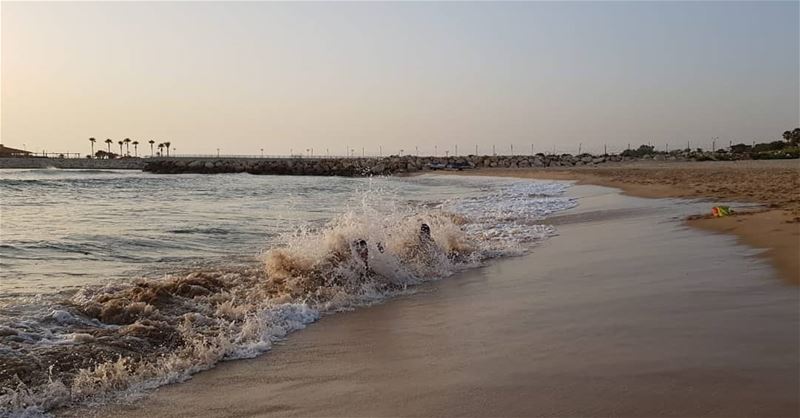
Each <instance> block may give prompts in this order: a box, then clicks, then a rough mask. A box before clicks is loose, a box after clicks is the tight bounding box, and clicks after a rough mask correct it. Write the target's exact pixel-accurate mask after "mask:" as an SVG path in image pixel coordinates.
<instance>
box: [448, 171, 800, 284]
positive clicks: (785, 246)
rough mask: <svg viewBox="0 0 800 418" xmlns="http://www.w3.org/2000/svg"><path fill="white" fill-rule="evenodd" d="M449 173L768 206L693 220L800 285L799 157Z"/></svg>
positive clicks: (704, 209) (706, 210) (702, 211)
mask: <svg viewBox="0 0 800 418" xmlns="http://www.w3.org/2000/svg"><path fill="white" fill-rule="evenodd" d="M447 174H460V175H485V176H501V177H518V178H533V179H552V180H575V181H577V182H578V184H594V185H600V186H608V187H615V188H618V189H621V190H622V191H623V192H624V193H625V194H629V195H632V196H639V197H649V198H662V197H682V198H701V199H709V200H711V201H736V202H750V203H758V204H760V205H763V206H764V208H763V209H761V210H756V211H749V212H748V213H739V214H738V215H737V216H735V217H734V218H718V219H713V218H710V216H709V214H710V209H711V207H712V206H713V205H712V204H708V205H707V206H706V207H702V208H701V209H700V210H699V211H698V212H697V213H696V214H692V215H701V216H692V218H693V219H690V220H689V221H688V224H689V225H691V226H694V227H699V228H702V229H704V230H707V231H713V232H720V233H727V234H733V235H735V236H736V237H737V238H738V239H739V240H740V241H741V242H743V243H745V244H748V245H752V246H755V247H757V248H762V249H764V250H765V251H764V252H763V255H764V256H765V257H766V258H767V259H768V260H770V261H771V262H772V263H773V265H774V266H775V267H776V268H778V270H779V272H780V274H781V277H782V278H783V279H784V280H785V281H786V282H787V283H791V284H793V285H798V284H800V160H772V161H731V162H727V161H707V162H662V163H659V162H654V161H651V162H637V163H625V164H605V165H602V166H597V167H570V168H548V169H537V168H530V169H528V168H521V169H480V170H471V171H463V172H454V171H450V172H447Z"/></svg>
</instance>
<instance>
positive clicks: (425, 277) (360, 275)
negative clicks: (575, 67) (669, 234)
mask: <svg viewBox="0 0 800 418" xmlns="http://www.w3.org/2000/svg"><path fill="white" fill-rule="evenodd" d="M568 187H569V184H568V183H565V182H543V181H530V180H513V179H500V178H490V177H471V176H440V175H421V176H411V177H371V178H339V177H306V176H256V175H250V174H218V175H202V174H186V175H156V174H149V173H143V172H138V171H106V170H60V169H36V170H0V415H9V416H13V415H34V416H35V415H40V414H46V413H48V412H49V411H52V410H53V409H55V408H59V407H64V406H70V405H76V404H87V403H89V404H93V403H102V402H108V401H111V400H115V399H117V400H118V399H120V398H121V397H131V396H136V394H141V393H144V392H146V391H148V390H150V389H152V388H155V387H158V386H160V385H164V384H167V383H173V382H180V381H182V380H185V379H187V378H188V377H190V376H191V375H192V374H193V373H196V372H198V371H201V370H206V369H209V368H211V367H213V366H214V365H215V364H216V363H218V362H219V361H223V360H235V359H240V358H250V357H254V356H257V355H259V354H262V353H264V352H266V351H268V350H269V349H270V348H271V347H272V345H273V344H274V343H275V342H276V341H279V340H281V339H283V338H286V336H287V335H288V334H290V333H291V332H293V331H296V330H300V329H302V328H304V327H305V326H306V325H308V324H310V323H312V322H314V321H317V320H318V319H319V318H320V317H322V316H324V315H331V314H335V313H337V312H341V311H346V310H352V309H358V308H360V307H364V306H369V305H371V304H375V303H380V302H383V301H385V300H386V299H388V298H391V297H396V296H402V295H407V294H409V293H414V292H415V291H417V290H418V289H419V288H420V285H422V284H423V283H425V282H429V281H434V280H441V279H446V278H448V277H450V276H452V275H453V274H455V273H457V272H459V271H463V270H465V269H471V268H476V267H480V266H483V265H485V264H486V263H490V262H492V260H495V259H498V258H502V257H512V256H518V255H522V254H525V253H527V252H530V251H535V248H536V246H537V245H538V244H540V243H541V242H543V241H544V240H546V239H547V238H548V237H550V236H552V235H554V234H556V233H557V231H556V229H555V228H554V227H552V226H550V225H548V224H547V222H546V218H547V217H548V216H550V215H552V214H554V213H557V212H559V211H563V210H566V209H569V208H571V207H573V206H575V205H576V202H575V200H574V199H573V198H569V197H566V196H565V195H564V193H565V191H566V190H567V188H568ZM423 225H426V226H427V227H428V229H429V230H430V234H427V233H425V232H424V229H425V228H424V227H423ZM454 280H455V279H454Z"/></svg>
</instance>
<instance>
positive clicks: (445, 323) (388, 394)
mask: <svg viewBox="0 0 800 418" xmlns="http://www.w3.org/2000/svg"><path fill="white" fill-rule="evenodd" d="M570 190H573V192H574V193H575V194H577V195H578V197H579V198H580V204H579V206H578V207H577V208H574V209H570V210H568V211H565V212H560V213H559V214H556V215H555V216H554V218H558V219H557V222H556V223H557V224H558V225H559V235H558V236H555V237H552V238H550V239H548V240H545V241H544V242H542V244H541V245H539V246H537V247H536V248H535V249H534V250H533V251H532V252H531V253H529V254H527V255H524V256H521V257H512V258H509V259H505V260H500V261H499V262H495V263H490V264H489V265H487V266H484V267H481V268H478V269H474V270H469V271H465V272H461V273H458V274H457V275H455V276H453V277H450V278H447V279H444V280H441V281H437V282H430V283H427V284H425V285H423V286H422V288H420V289H419V291H418V292H416V293H415V294H412V295H408V296H403V297H398V298H394V299H391V300H388V301H386V302H385V303H382V304H379V305H373V306H369V307H364V308H360V309H357V310H355V311H351V312H344V313H340V314H337V315H332V316H326V317H324V318H322V319H321V320H320V321H319V322H317V323H315V324H312V325H310V326H309V327H308V328H306V329H305V330H303V331H301V332H298V333H295V334H292V336H291V337H290V338H288V339H287V340H285V341H283V342H281V343H279V344H276V346H275V347H274V348H273V350H271V351H270V352H269V353H265V355H262V356H259V357H257V358H253V359H249V360H237V361H233V362H223V363H219V364H218V365H217V366H216V367H215V368H213V369H211V370H208V371H205V372H201V373H199V374H196V375H194V376H193V377H192V378H191V379H190V380H189V381H186V382H183V383H180V384H173V385H168V386H164V387H161V388H159V389H158V390H156V391H155V392H152V393H149V394H147V395H146V397H145V398H143V399H137V400H135V401H132V402H130V403H128V404H117V405H113V404H112V405H106V406H104V407H99V408H97V409H92V408H88V409H89V410H88V411H87V409H86V408H80V409H78V410H67V411H63V410H62V411H59V414H63V415H65V416H76V417H77V416H116V417H126V416H131V417H134V416H146V415H150V416H164V417H184V416H208V417H211V416H220V415H226V416H327V417H333V416H348V417H354V416H612V415H613V416H631V417H633V416H730V417H732V416H790V415H793V414H795V413H796V411H797V410H798V402H797V397H796V391H797V389H798V379H797V376H796V373H794V372H793V371H794V370H796V366H797V357H796V353H797V351H798V347H797V341H798V340H797V338H796V334H797V331H796V327H797V316H796V312H795V307H796V303H797V295H796V294H795V293H794V292H787V289H786V287H785V286H783V285H782V284H781V283H780V282H779V280H777V278H776V277H775V280H765V278H770V277H774V276H775V272H774V270H773V269H771V268H770V267H769V265H767V264H766V263H763V262H761V261H759V260H757V259H751V258H749V257H747V256H748V255H749V254H752V253H753V251H752V250H750V249H749V248H748V247H745V246H741V245H737V244H735V243H734V242H733V240H732V239H730V238H728V237H725V236H722V235H713V234H705V233H701V232H699V231H697V230H695V229H693V228H686V227H685V226H683V225H682V223H681V222H680V221H678V220H677V219H675V217H674V216H673V212H674V211H677V212H679V213H681V214H684V215H685V214H688V213H690V212H691V211H692V210H696V209H697V208H698V207H700V205H701V204H700V203H697V202H694V203H691V204H689V205H683V204H681V202H677V201H669V200H667V201H664V202H660V201H654V200H649V199H639V198H635V197H628V196H621V195H620V194H619V192H618V191H616V190H611V189H607V188H602V187H596V186H575V187H573V188H570ZM643 230H645V231H644V232H645V233H643ZM676 259H677V260H680V263H678V264H677V266H678V268H675V267H676V264H675V260H676ZM765 353H768V355H764V354H765Z"/></svg>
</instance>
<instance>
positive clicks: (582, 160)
mask: <svg viewBox="0 0 800 418" xmlns="http://www.w3.org/2000/svg"><path fill="white" fill-rule="evenodd" d="M632 160H634V158H629V157H622V156H618V155H609V156H591V155H582V156H573V155H569V154H564V155H543V154H539V155H532V156H522V155H509V156H501V155H497V156H478V155H470V156H461V157H416V156H403V157H400V156H391V157H383V158H268V159H261V158H252V159H245V158H169V159H168V158H164V159H153V160H148V161H147V162H146V164H145V167H144V170H145V171H149V172H152V173H161V174H179V173H203V174H214V173H250V174H277V175H317V176H350V177H352V176H369V175H389V174H401V173H414V172H419V171H427V170H436V169H445V168H449V169H470V168H485V167H498V168H525V167H574V166H582V165H598V164H604V163H607V162H622V161H632Z"/></svg>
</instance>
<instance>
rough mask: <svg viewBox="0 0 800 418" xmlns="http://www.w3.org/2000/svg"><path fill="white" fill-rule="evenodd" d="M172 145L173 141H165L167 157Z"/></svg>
mask: <svg viewBox="0 0 800 418" xmlns="http://www.w3.org/2000/svg"><path fill="white" fill-rule="evenodd" d="M170 145H172V143H171V142H165V143H164V147H166V148H167V157H169V146H170Z"/></svg>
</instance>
